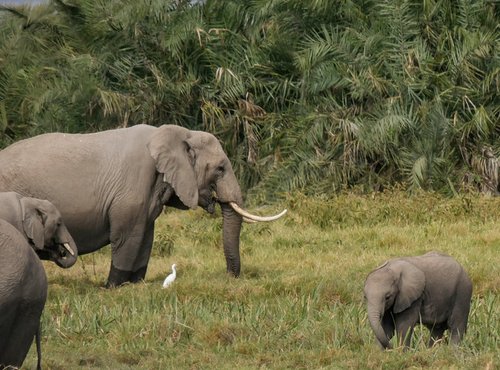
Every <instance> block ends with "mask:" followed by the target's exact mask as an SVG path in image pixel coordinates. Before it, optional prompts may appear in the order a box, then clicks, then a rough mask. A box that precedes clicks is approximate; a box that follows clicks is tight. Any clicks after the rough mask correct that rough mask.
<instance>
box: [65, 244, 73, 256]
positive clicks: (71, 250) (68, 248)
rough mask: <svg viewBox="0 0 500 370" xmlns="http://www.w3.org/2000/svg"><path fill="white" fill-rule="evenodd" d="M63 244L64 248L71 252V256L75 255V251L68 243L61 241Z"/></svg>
mask: <svg viewBox="0 0 500 370" xmlns="http://www.w3.org/2000/svg"><path fill="white" fill-rule="evenodd" d="M63 246H64V248H66V250H67V251H68V252H69V253H71V255H72V256H74V255H75V252H74V251H73V249H71V247H70V246H69V243H63Z"/></svg>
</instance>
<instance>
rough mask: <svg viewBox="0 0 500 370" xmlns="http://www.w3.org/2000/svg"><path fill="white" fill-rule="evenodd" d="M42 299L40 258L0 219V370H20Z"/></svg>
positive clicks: (44, 284) (44, 289) (43, 284)
mask: <svg viewBox="0 0 500 370" xmlns="http://www.w3.org/2000/svg"><path fill="white" fill-rule="evenodd" d="M46 299H47V277H46V275H45V270H44V269H43V266H42V263H41V261H40V259H39V258H38V257H37V255H36V254H35V252H34V251H33V248H32V247H31V246H30V245H29V244H28V242H27V241H26V239H25V237H24V235H22V234H21V233H20V232H19V231H18V230H17V229H16V228H15V227H14V226H12V225H11V224H10V223H8V222H7V221H4V220H1V219H0V369H2V368H4V367H7V368H12V367H9V366H13V367H15V368H18V367H21V365H22V363H23V361H24V359H25V358H26V355H27V353H28V351H29V349H30V347H31V343H32V342H33V338H34V336H35V334H37V331H38V330H39V324H40V317H41V315H42V311H43V308H44V306H45V301H46ZM38 335H39V334H38ZM40 360H41V359H40V357H39V366H38V368H39V367H40Z"/></svg>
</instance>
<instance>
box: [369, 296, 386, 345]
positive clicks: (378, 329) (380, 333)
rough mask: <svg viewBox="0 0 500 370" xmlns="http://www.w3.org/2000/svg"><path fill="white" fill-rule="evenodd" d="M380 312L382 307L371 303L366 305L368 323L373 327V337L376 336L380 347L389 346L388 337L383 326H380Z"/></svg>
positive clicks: (381, 312)
mask: <svg viewBox="0 0 500 370" xmlns="http://www.w3.org/2000/svg"><path fill="white" fill-rule="evenodd" d="M382 314H383V309H382V310H381V309H380V308H378V307H376V306H375V305H373V304H369V305H368V320H369V321H370V325H371V327H372V329H373V332H374V333H375V337H376V338H377V340H378V342H379V344H380V345H381V346H382V348H391V344H390V343H389V338H387V335H386V334H385V331H384V328H382V324H381V319H382Z"/></svg>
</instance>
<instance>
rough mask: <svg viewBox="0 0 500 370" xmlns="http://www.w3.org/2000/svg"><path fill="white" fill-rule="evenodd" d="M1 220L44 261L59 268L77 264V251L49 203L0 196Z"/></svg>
mask: <svg viewBox="0 0 500 370" xmlns="http://www.w3.org/2000/svg"><path fill="white" fill-rule="evenodd" d="M0 219H3V220H5V221H7V222H9V223H10V224H12V225H13V226H14V227H15V228H16V229H17V230H19V231H20V232H21V233H23V234H24V236H25V237H26V239H27V241H28V242H29V243H30V244H31V245H32V247H33V249H34V250H35V251H36V253H37V254H38V257H39V258H40V259H42V260H51V261H54V262H55V263H56V264H57V265H58V266H59V267H62V268H68V267H71V266H73V265H74V264H75V262H76V260H77V258H78V249H77V246H76V244H75V241H74V240H73V238H72V237H71V235H70V233H69V231H68V229H67V228H66V226H65V224H64V222H63V220H62V219H61V214H60V213H59V211H58V210H57V208H56V207H55V206H54V205H53V204H52V203H50V202H49V201H47V200H41V199H36V198H30V197H24V196H22V195H20V194H17V193H15V192H5V193H0Z"/></svg>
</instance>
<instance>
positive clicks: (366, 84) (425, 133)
mask: <svg viewBox="0 0 500 370" xmlns="http://www.w3.org/2000/svg"><path fill="white" fill-rule="evenodd" d="M499 24H500V10H499V5H498V3H497V2H494V1H488V0H480V1H452V0H442V1H433V0H426V1H423V2H415V1H412V0H384V1H370V0H350V1H341V2H338V1H335V2H332V1H326V0H315V1H309V2H304V1H300V0H273V1H268V0H265V1H264V0H251V1H243V0H230V1H221V0H207V1H206V3H205V4H204V5H194V6H191V5H190V4H189V2H188V1H184V0H183V1H174V0H171V1H160V0H153V1H150V0H148V1H145V0H140V1H135V2H125V3H124V2H122V1H117V0H113V1H93V0H92V1H91V0H75V1H72V2H66V1H65V0H53V1H52V2H51V3H49V4H48V5H39V6H35V7H32V8H29V7H20V8H6V7H2V8H0V131H1V133H2V137H1V139H0V140H1V141H0V145H2V146H4V145H7V144H10V143H12V142H14V141H16V140H19V139H21V138H23V137H26V136H31V135H35V134H38V133H42V132H46V131H55V130H58V131H68V132H88V131H96V130H103V129H108V128H114V127H118V126H128V125H134V124H138V123H147V124H151V125H160V124H163V123H174V124H180V125H183V126H186V127H189V128H194V129H204V130H209V131H211V132H213V133H215V134H216V135H217V136H218V137H219V138H220V139H221V141H222V142H223V144H224V147H225V149H226V151H227V152H228V154H229V156H230V158H231V159H232V161H233V165H234V167H235V171H236V173H237V175H238V177H239V178H240V180H241V182H242V185H243V188H244V189H252V193H253V194H255V195H258V196H259V197H265V198H274V197H275V196H276V195H277V194H279V193H281V192H286V191H289V190H293V189H300V190H302V191H304V192H309V193H324V194H329V193H332V192H336V191H338V190H340V189H343V188H346V187H351V186H354V185H361V186H362V187H364V188H365V189H366V190H372V189H379V188H380V187H383V186H388V185H393V184H396V183H400V184H404V186H405V188H408V189H427V190H437V191H441V192H444V193H447V194H452V193H456V192H458V191H461V190H463V189H469V188H473V187H475V188H476V189H479V190H481V191H485V192H488V193H497V192H498V191H499V182H498V162H499V159H498V158H499V157H500V139H499V138H500V100H499V96H500V53H499V50H500V39H499V37H498V33H499ZM485 153H490V154H491V155H490V154H488V155H486V154H485ZM488 161H489V162H488ZM486 162H488V163H490V162H491V163H490V164H489V165H487V164H486ZM493 167H496V169H493ZM488 168H489V169H490V170H487V169H488Z"/></svg>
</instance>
